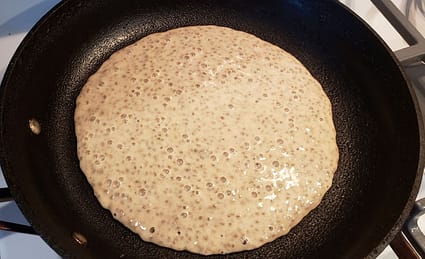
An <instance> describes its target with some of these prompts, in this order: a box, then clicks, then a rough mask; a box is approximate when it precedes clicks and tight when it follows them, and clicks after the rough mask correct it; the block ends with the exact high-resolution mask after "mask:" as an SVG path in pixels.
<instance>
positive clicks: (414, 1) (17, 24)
mask: <svg viewBox="0 0 425 259" xmlns="http://www.w3.org/2000/svg"><path fill="white" fill-rule="evenodd" d="M339 1H340V2H342V3H343V4H345V5H346V6H348V7H349V8H351V9H352V10H353V11H354V12H355V13H356V14H357V15H359V16H360V17H361V18H362V19H364V20H366V21H367V23H368V24H369V25H370V26H371V27H372V28H373V29H374V30H375V31H376V32H377V33H378V34H379V35H380V36H381V37H382V38H383V39H384V41H385V42H386V43H387V44H388V46H389V47H390V48H391V49H392V50H393V51H397V50H399V49H402V48H405V47H407V46H408V44H407V43H406V41H404V40H403V38H402V37H401V36H400V35H399V34H398V33H397V31H396V30H395V29H394V28H393V27H392V26H391V24H390V23H389V22H388V21H387V20H386V19H385V18H384V16H383V15H382V14H381V13H380V12H379V11H378V10H377V9H376V7H374V6H373V4H372V3H371V2H370V1H369V0H339ZM58 2H60V1H59V0H18V1H16V0H0V7H1V8H0V80H1V79H2V77H3V74H4V72H5V70H6V67H7V64H8V63H9V61H10V59H11V57H12V55H13V53H14V51H15V50H16V48H17V46H18V45H19V43H20V42H21V41H22V39H23V38H24V36H25V35H26V33H27V32H28V31H29V30H30V29H31V27H32V26H33V25H34V24H35V23H36V22H37V21H38V20H39V19H40V18H41V17H42V16H43V15H44V14H45V13H46V12H47V11H48V10H50V9H51V8H52V7H53V6H54V5H55V4H57V3H58ZM392 2H393V3H394V4H395V5H396V6H398V7H399V8H400V9H401V10H402V11H403V13H405V14H407V16H408V17H409V20H410V22H411V23H412V24H413V25H414V26H415V27H416V28H417V29H418V31H420V32H421V33H422V34H423V35H425V17H424V13H423V10H424V9H425V1H423V0H407V1H406V0H392ZM405 70H406V72H407V74H408V75H409V77H410V78H411V80H412V82H413V84H414V87H415V91H416V92H417V95H418V99H419V103H420V105H421V109H422V111H425V63H424V62H423V61H422V62H416V63H414V64H411V65H409V66H408V67H406V69H405ZM424 113H425V112H424ZM6 186H7V185H6V183H5V181H4V179H3V175H2V173H1V172H0V188H1V187H6ZM423 197H425V179H423V180H422V185H421V189H420V191H419V194H418V199H419V198H423ZM0 220H6V221H12V222H16V223H20V224H28V222H27V221H26V220H25V217H24V216H23V215H22V214H21V212H20V210H19V208H18V207H17V206H16V204H15V203H14V202H5V203H0ZM419 226H420V228H421V229H425V217H422V218H421V219H420V220H419ZM0 258H2V259H20V258H35V259H37V258H40V259H53V258H60V256H59V255H57V254H56V253H55V252H54V251H53V250H52V249H51V248H50V247H49V246H48V245H47V244H46V243H45V242H44V241H43V240H42V239H41V238H40V237H39V236H35V235H30V234H20V233H13V232H7V231H0ZM378 258H379V259H395V258H397V256H396V255H395V253H394V252H393V251H392V249H391V248H390V247H387V248H386V249H385V250H384V251H383V252H382V253H381V255H379V256H378Z"/></svg>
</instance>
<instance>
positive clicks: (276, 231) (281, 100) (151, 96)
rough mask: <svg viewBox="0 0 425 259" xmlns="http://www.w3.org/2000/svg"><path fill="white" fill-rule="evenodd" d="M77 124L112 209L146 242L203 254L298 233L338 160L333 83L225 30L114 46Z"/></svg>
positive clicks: (179, 32)
mask: <svg viewBox="0 0 425 259" xmlns="http://www.w3.org/2000/svg"><path fill="white" fill-rule="evenodd" d="M75 128H76V134H77V140H78V156H79V159H80V166H81V169H82V170H83V172H84V174H85V175H86V177H87V179H88V181H89V183H90V184H91V185H92V187H93V190H94V193H95V195H96V197H97V198H98V200H99V202H100V203H101V204H102V206H103V207H105V208H107V209H108V210H110V211H111V212H112V213H113V216H114V217H115V218H116V219H117V220H119V221H120V222H121V223H122V224H124V225H125V226H127V227H128V228H130V229H131V230H132V231H134V232H136V233H137V234H139V235H140V237H141V238H142V239H143V240H145V241H149V242H153V243H156V244H158V245H160V246H166V247H170V248H173V249H176V250H188V251H191V252H194V253H200V254H216V253H230V252H236V251H241V250H247V249H254V248H257V247H259V246H261V245H263V244H265V243H267V242H270V241H273V240H274V239H276V238H278V237H280V236H282V235H284V234H286V233H288V231H289V230H290V229H291V228H292V227H293V226H294V225H296V224H297V223H298V222H300V221H301V219H302V218H303V217H304V216H305V215H306V214H307V213H309V212H310V211H311V210H312V209H313V208H315V207H316V206H317V205H318V204H319V203H320V201H321V199H322V197H323V195H324V194H325V192H326V191H327V190H328V189H329V187H330V186H331V183H332V178H333V175H334V172H335V170H336V167H337V162H338V149H337V145H336V140H335V129H334V125H333V121H332V111H331V104H330V102H329V100H328V98H327V96H326V94H325V93H324V91H323V89H322V87H321V85H320V84H319V83H318V82H317V81H316V80H315V79H314V78H313V77H312V76H311V74H310V73H309V72H308V71H307V69H306V68H305V67H304V66H303V65H302V64H301V63H300V62H299V61H297V60H296V59H295V58H294V57H293V56H292V55H290V54H289V53H287V52H285V51H284V50H282V49H280V48H278V47H276V46H274V45H272V44H270V43H268V42H265V41H263V40H261V39H259V38H257V37H255V36H253V35H250V34H247V33H244V32H240V31H236V30H232V29H229V28H224V27H216V26H195V27H184V28H179V29H174V30H170V31H167V32H163V33H155V34H152V35H149V36H147V37H144V38H142V39H141V40H139V41H138V42H136V43H134V44H132V45H130V46H128V47H125V48H124V49H122V50H120V51H117V52H116V53H114V54H113V55H112V56H111V57H110V58H109V59H108V60H107V61H105V62H104V64H103V65H102V66H101V67H100V69H99V70H98V71H97V72H96V73H94V74H93V75H92V76H91V77H90V78H89V80H88V82H87V83H86V85H85V86H84V87H83V89H82V90H81V93H80V95H79V97H78V99H77V107H76V111H75Z"/></svg>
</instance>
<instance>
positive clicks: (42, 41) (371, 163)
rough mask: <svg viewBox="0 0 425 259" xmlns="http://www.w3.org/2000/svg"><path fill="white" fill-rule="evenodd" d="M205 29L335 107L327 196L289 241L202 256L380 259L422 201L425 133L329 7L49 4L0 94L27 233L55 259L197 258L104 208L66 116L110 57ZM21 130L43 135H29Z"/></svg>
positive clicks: (363, 33)
mask: <svg viewBox="0 0 425 259" xmlns="http://www.w3.org/2000/svg"><path fill="white" fill-rule="evenodd" d="M206 24H213V25H219V26H227V27H231V28H234V29H237V30H242V31H246V32H248V33H251V34H254V35H256V36H258V37H260V38H262V39H264V40H266V41H269V42H271V43H273V44H275V45H277V46H280V47H282V48H283V49H285V50H287V51H289V52H290V53H292V54H293V55H294V56H295V57H297V58H298V59H299V60H300V61H301V62H302V63H303V64H304V65H305V66H306V67H307V68H308V69H309V70H310V72H311V73H312V75H313V76H314V77H315V78H317V79H318V80H319V81H320V83H321V84H322V85H323V88H324V90H325V92H326V93H327V95H328V96H329V98H330V100H331V103H332V107H333V119H334V122H335V127H336V130H337V144H338V147H339V149H340V160H339V164H338V169H337V171H336V173H335V177H334V180H333V185H332V187H331V189H330V190H329V191H328V192H327V193H326V195H325V197H324V199H323V201H322V202H321V204H320V205H319V206H318V207H317V208H316V209H314V210H313V211H312V212H311V213H310V214H308V215H307V216H306V217H305V218H304V219H303V220H302V221H301V222H300V223H299V224H298V225H297V226H296V227H294V228H293V229H292V230H291V231H290V233H288V234H287V235H285V236H283V237H281V238H278V239H277V240H275V241H273V242H271V243H268V244H266V245H264V246H262V247H260V248H258V249H256V250H253V251H246V252H239V253H233V254H229V255H220V256H219V255H217V256H211V257H214V258H216V257H217V258H218V257H223V258H224V257H225V258H251V257H252V258H283V257H285V258H308V257H315V258H342V257H344V258H360V257H365V256H369V257H374V256H376V255H378V254H379V253H380V252H381V251H382V250H383V248H384V247H385V246H386V245H387V244H388V243H389V242H390V241H391V240H392V238H393V237H394V236H395V235H396V233H397V232H398V231H399V230H400V228H401V226H402V224H403V222H404V220H405V219H406V217H407V215H408V213H409V211H410V209H411V208H412V205H413V202H414V200H415V197H416V194H417V191H418V187H419V184H420V179H421V175H422V170H423V166H424V157H423V152H422V151H423V150H422V149H421V147H420V143H422V141H423V129H422V121H421V119H420V116H419V115H420V114H419V110H418V108H417V107H418V105H417V103H416V99H415V96H414V93H413V90H412V88H411V86H410V85H409V83H408V82H407V81H406V79H405V77H404V74H403V71H402V70H401V68H400V66H399V64H398V63H397V61H396V60H395V58H394V56H393V54H392V53H391V51H390V50H389V49H388V48H387V47H386V45H385V44H384V43H383V42H382V40H380V39H379V37H377V35H376V34H375V33H374V32H373V31H372V30H371V29H370V28H369V27H368V26H367V25H365V24H364V23H363V22H361V21H360V20H359V19H358V18H356V17H355V16H354V15H353V14H352V13H350V12H349V11H348V10H346V9H345V8H344V7H342V6H341V5H340V4H338V3H337V2H335V1H316V0H286V1H276V0H268V1H254V0H244V1H238V0H226V1H224V0H216V1H212V0H209V1H198V0H174V1H167V0H144V1H140V0H127V1H113V0H103V1H87V0H75V1H72V0H70V1H62V2H61V3H60V4H58V5H57V6H56V7H55V8H54V9H53V10H51V11H50V12H49V13H48V14H47V15H46V16H45V17H44V18H43V19H42V20H41V21H40V22H39V23H38V24H37V25H36V26H35V27H34V28H33V29H32V30H31V31H30V32H29V33H28V35H27V37H26V38H25V39H24V41H23V42H22V44H21V45H20V47H19V48H18V50H17V51H16V53H15V55H14V57H13V58H12V61H11V62H10V65H9V67H8V69H7V71H6V73H5V77H4V80H3V82H2V86H1V89H0V101H1V104H0V120H1V127H0V147H1V150H0V154H1V155H0V160H1V165H2V168H3V171H4V175H5V178H6V181H7V183H8V185H9V187H10V189H11V192H12V194H13V196H14V198H15V199H16V201H17V203H18V205H19V206H20V208H21V210H22V211H23V213H24V214H25V216H26V217H27V219H28V220H29V222H30V223H31V224H32V225H33V227H34V229H35V230H36V231H37V232H38V233H39V234H40V235H41V236H42V237H43V238H44V239H45V240H46V241H47V242H48V243H49V244H50V245H51V246H52V247H53V248H54V249H55V250H56V251H57V252H58V253H59V254H61V255H62V256H65V257H75V258H195V257H198V255H195V254H192V253H189V252H185V251H174V250H172V249H168V248H163V247H159V246H156V245H154V244H151V243H147V242H143V241H142V240H141V239H140V238H139V237H138V236H137V235H136V234H134V233H132V232H131V231H130V230H128V229H127V228H125V227H124V226H123V225H121V224H120V223H119V222H118V221H115V220H114V219H113V217H112V216H111V214H110V213H109V212H108V211H107V210H105V209H103V208H102V207H101V206H100V204H99V203H98V202H97V200H96V198H95V197H94V195H93V191H92V189H91V187H90V185H89V184H88V182H87V181H86V179H85V177H84V175H83V173H82V172H81V170H80V168H79V162H78V158H77V154H76V137H75V133H74V121H73V113H74V109H75V100H76V97H77V96H78V94H79V91H80V89H81V88H82V86H83V85H84V83H85V82H86V80H87V78H88V77H89V75H91V74H92V73H94V72H95V71H96V70H97V69H98V68H99V66H100V65H101V64H102V62H103V61H105V60H106V59H107V58H108V57H109V56H110V55H111V54H112V53H113V52H114V51H116V50H118V49H120V48H123V47H125V46H126V45H128V44H130V43H132V42H134V41H136V40H138V39H140V38H142V37H143V36H146V35H148V34H150V33H154V32H158V31H166V30H169V29H172V28H177V27H181V26H187V25H206ZM29 120H36V121H37V122H39V124H40V125H41V131H40V132H39V134H34V133H33V132H32V131H31V130H30V127H29ZM76 233H79V234H81V235H82V236H84V238H81V236H80V235H78V234H76ZM84 239H85V240H86V241H87V242H81V241H84ZM78 241H79V242H78Z"/></svg>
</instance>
